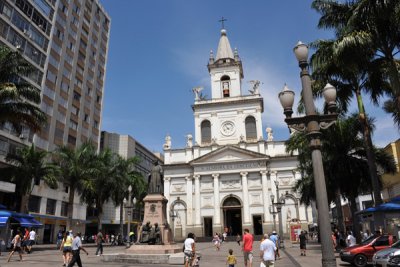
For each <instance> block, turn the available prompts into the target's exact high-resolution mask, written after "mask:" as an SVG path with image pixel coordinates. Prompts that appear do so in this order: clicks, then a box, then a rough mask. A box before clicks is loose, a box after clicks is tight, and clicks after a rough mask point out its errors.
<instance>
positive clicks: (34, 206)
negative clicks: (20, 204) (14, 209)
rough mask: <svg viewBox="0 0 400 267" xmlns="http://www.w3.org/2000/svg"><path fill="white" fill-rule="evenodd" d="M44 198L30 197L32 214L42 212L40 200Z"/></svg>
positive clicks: (29, 204)
mask: <svg viewBox="0 0 400 267" xmlns="http://www.w3.org/2000/svg"><path fill="white" fill-rule="evenodd" d="M41 199H42V198H41V197H38V196H32V195H31V196H30V197H29V203H28V209H29V211H30V212H35V213H39V212H40V200H41Z"/></svg>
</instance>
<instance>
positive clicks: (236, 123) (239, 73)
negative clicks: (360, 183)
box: [192, 29, 264, 146]
mask: <svg viewBox="0 0 400 267" xmlns="http://www.w3.org/2000/svg"><path fill="white" fill-rule="evenodd" d="M207 66H208V71H209V73H210V78H211V99H203V98H201V97H199V96H198V94H197V95H196V99H195V103H194V105H193V106H192V108H193V112H194V122H195V142H196V144H197V145H199V146H209V145H213V144H218V145H227V144H238V143H240V142H257V141H258V140H262V139H263V131H262V121H261V114H262V112H263V111H264V106H263V98H262V97H261V95H260V93H259V89H258V86H259V84H260V82H259V81H252V82H251V83H252V88H251V89H252V90H249V94H243V90H242V89H243V88H242V79H243V77H244V75H243V67H242V61H241V60H240V58H239V53H238V51H237V49H235V50H234V51H232V48H231V45H230V43H229V40H228V37H227V32H226V30H225V29H222V30H221V36H220V40H219V44H218V49H217V54H216V56H215V58H214V53H213V52H212V51H211V52H210V57H209V62H208V65H207ZM196 89H198V88H196ZM194 90H195V89H194ZM196 93H198V91H197V92H196Z"/></svg>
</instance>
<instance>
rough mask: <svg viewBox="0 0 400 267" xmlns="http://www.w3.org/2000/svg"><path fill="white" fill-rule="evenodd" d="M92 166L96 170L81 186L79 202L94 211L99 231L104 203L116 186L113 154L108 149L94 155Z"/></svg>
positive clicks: (115, 166)
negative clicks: (92, 208)
mask: <svg viewBox="0 0 400 267" xmlns="http://www.w3.org/2000/svg"><path fill="white" fill-rule="evenodd" d="M92 166H93V167H94V168H95V169H96V170H95V175H94V176H92V177H91V178H90V179H89V180H88V182H87V183H86V184H85V185H84V186H83V188H82V195H81V200H82V202H84V203H86V204H87V205H88V206H91V207H94V208H95V209H96V211H97V221H98V223H97V227H98V230H100V229H101V226H102V224H101V218H102V214H103V206H104V203H105V202H107V201H108V200H109V199H110V197H111V193H112V191H113V188H114V187H115V186H116V183H115V178H116V174H117V172H116V168H117V165H116V160H115V154H113V153H112V152H111V150H109V149H106V150H103V151H102V152H101V153H100V154H98V155H96V157H95V158H94V160H93V161H92ZM119 186H120V185H119Z"/></svg>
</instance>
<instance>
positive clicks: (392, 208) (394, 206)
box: [357, 202, 400, 214]
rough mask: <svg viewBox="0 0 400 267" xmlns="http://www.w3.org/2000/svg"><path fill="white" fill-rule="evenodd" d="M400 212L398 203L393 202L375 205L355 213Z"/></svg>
mask: <svg viewBox="0 0 400 267" xmlns="http://www.w3.org/2000/svg"><path fill="white" fill-rule="evenodd" d="M396 211H397V212H400V204H399V203H394V202H387V203H383V204H381V205H379V206H376V207H371V208H368V209H365V210H361V211H358V212H357V214H363V213H374V212H396Z"/></svg>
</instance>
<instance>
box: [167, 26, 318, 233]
mask: <svg viewBox="0 0 400 267" xmlns="http://www.w3.org/2000/svg"><path fill="white" fill-rule="evenodd" d="M207 67H208V72H209V74H210V80H211V99H205V98H204V97H203V95H202V94H201V90H202V88H201V87H198V88H194V89H193V92H194V97H195V99H194V103H193V104H192V110H193V115H194V129H195V132H194V137H193V136H192V135H190V134H189V135H187V136H186V146H185V147H183V148H172V139H171V137H170V136H169V135H167V136H166V138H165V143H164V157H165V158H164V165H163V172H164V195H165V197H166V198H167V199H168V204H167V210H168V212H167V213H168V215H167V216H168V221H169V222H170V224H171V227H172V228H173V231H174V235H175V238H176V239H181V238H184V237H185V236H186V235H187V234H188V233H189V232H193V233H194V234H195V235H196V236H197V237H207V236H212V235H213V234H214V233H216V232H217V233H222V232H223V231H227V232H228V233H229V234H230V235H237V234H240V235H242V232H243V230H244V229H245V228H248V229H249V230H250V232H251V233H253V234H255V235H261V234H263V233H270V232H272V231H273V230H275V231H277V232H278V231H279V232H280V233H283V234H284V236H286V237H289V236H290V235H293V228H294V227H291V225H297V227H298V228H299V227H301V228H302V229H306V230H307V229H308V225H309V224H311V223H312V221H313V218H312V209H311V207H306V206H304V205H302V204H300V202H299V195H298V194H297V193H296V192H294V190H293V186H294V184H295V181H296V180H298V179H300V178H301V175H300V173H299V172H298V170H297V163H298V162H297V157H296V155H291V154H288V153H286V151H285V142H284V141H274V140H273V135H272V129H271V128H267V129H266V138H265V137H264V134H263V129H262V113H263V111H264V99H263V97H262V96H261V94H260V90H259V85H260V82H259V81H251V83H252V90H247V88H246V90H245V89H244V88H243V87H244V86H243V78H244V73H243V67H242V61H241V59H240V57H239V53H238V51H237V49H235V50H234V51H233V50H232V48H231V45H230V42H229V39H228V36H227V31H226V30H225V29H222V30H221V35H220V39H219V44H218V49H217V53H216V55H214V53H213V52H212V51H211V52H210V56H209V60H208V65H207ZM243 91H246V92H247V91H249V93H248V94H244V93H243ZM268 101H278V97H277V98H276V99H269V100H268ZM282 123H284V122H283V121H282ZM276 202H280V203H284V204H283V205H282V208H281V212H279V213H278V212H277V209H276V206H277V205H273V203H276ZM279 221H281V223H279ZM279 226H280V228H279ZM291 229H292V230H291Z"/></svg>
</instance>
